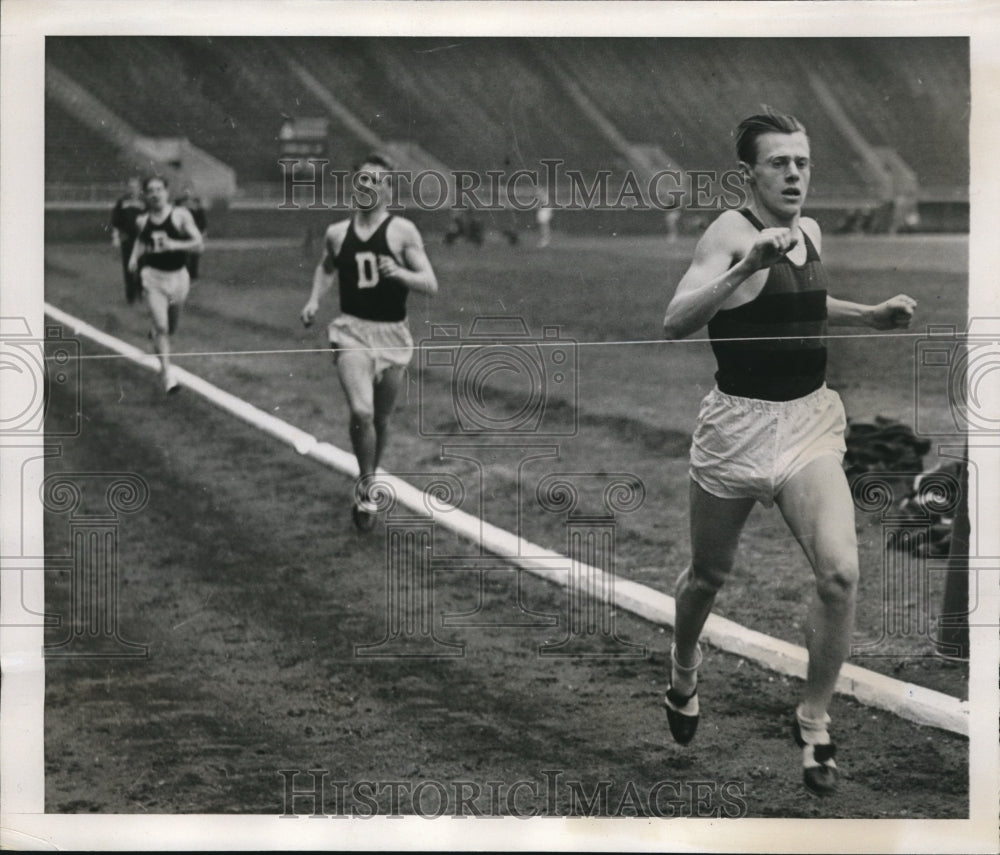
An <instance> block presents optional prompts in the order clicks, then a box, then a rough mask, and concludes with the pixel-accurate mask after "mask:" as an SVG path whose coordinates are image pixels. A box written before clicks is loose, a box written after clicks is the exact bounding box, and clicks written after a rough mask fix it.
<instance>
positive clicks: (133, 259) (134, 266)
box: [128, 214, 149, 273]
mask: <svg viewBox="0 0 1000 855" xmlns="http://www.w3.org/2000/svg"><path fill="white" fill-rule="evenodd" d="M148 219H149V214H140V215H139V217H138V219H137V220H136V221H135V233H136V236H137V237H136V241H135V243H134V244H132V255H130V256H129V259H128V269H129V273H135V272H136V271H137V270H138V269H139V256H140V255H142V250H143V245H142V241H141V240H139V239H138V235H139V234H141V233H142V230H143V229H144V228H145V227H146V220H148Z"/></svg>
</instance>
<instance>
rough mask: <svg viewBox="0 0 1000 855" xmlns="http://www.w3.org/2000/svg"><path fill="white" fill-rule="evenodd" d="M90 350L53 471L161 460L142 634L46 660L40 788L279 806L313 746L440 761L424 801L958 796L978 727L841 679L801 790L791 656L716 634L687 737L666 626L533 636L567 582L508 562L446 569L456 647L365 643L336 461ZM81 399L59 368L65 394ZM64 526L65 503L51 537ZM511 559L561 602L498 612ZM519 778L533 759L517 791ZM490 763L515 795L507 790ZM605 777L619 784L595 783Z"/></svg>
mask: <svg viewBox="0 0 1000 855" xmlns="http://www.w3.org/2000/svg"><path fill="white" fill-rule="evenodd" d="M86 370H87V382H86V383H85V384H84V387H83V393H84V397H83V413H84V416H85V424H84V430H83V431H82V432H81V435H80V437H78V438H76V439H74V440H71V441H68V442H66V443H65V445H64V448H63V452H62V454H61V456H60V457H58V458H55V459H53V460H52V461H51V465H50V466H49V470H48V471H49V472H50V473H55V472H59V471H65V472H81V471H84V472H86V471H93V470H94V468H95V466H99V467H100V470H101V471H122V472H135V473H141V475H142V477H143V478H144V479H146V481H147V482H148V483H149V485H150V499H149V503H148V506H147V507H146V508H145V509H144V510H143V511H142V512H141V513H137V514H134V515H131V516H128V517H123V519H122V524H121V527H120V532H119V555H120V557H119V568H120V573H121V584H120V598H119V600H120V612H121V618H122V620H121V634H122V636H123V637H124V638H126V639H128V640H129V641H133V642H137V643H141V644H144V645H148V657H146V658H140V659H135V660H133V661H125V660H113V661H107V662H101V661H95V660H83V659H77V660H68V661H55V660H50V661H49V662H48V663H47V667H46V686H47V689H46V721H45V740H46V810H47V811H48V812H75V813H86V812H100V813H114V812H120V813H142V812H148V813H258V814H270V815H278V814H281V813H282V812H284V811H285V810H286V809H289V808H288V807H287V806H286V804H285V802H284V799H283V795H284V786H285V777H284V776H283V775H282V774H280V772H281V770H285V772H286V775H287V773H288V772H289V770H295V769H298V770H303V771H305V770H308V769H313V770H317V769H318V770H326V771H328V772H329V780H330V781H343V782H347V784H346V789H345V790H344V793H345V797H344V800H343V801H340V802H338V801H337V800H336V799H334V798H333V797H329V798H328V801H327V803H326V804H325V805H324V806H323V812H324V813H327V814H333V813H337V812H346V813H350V812H351V811H355V812H358V811H360V812H361V813H364V812H377V813H379V814H380V815H388V814H391V813H393V812H398V813H402V814H409V813H413V812H420V811H422V812H424V813H428V812H429V813H431V814H433V813H434V812H436V810H437V807H436V806H437V805H438V804H439V803H438V801H437V794H438V793H439V792H440V790H438V789H437V788H436V787H434V786H432V785H431V784H426V785H425V786H424V787H423V789H422V790H421V793H422V796H421V798H422V802H421V804H420V805H417V806H414V804H413V801H412V794H413V793H414V792H415V791H416V790H417V789H418V788H419V786H420V785H421V783H423V782H436V783H437V784H440V785H441V786H442V787H443V788H444V792H445V793H446V794H448V800H449V802H448V805H447V808H448V810H446V811H445V813H448V812H450V811H451V810H453V809H454V810H462V811H464V812H465V813H472V812H474V811H473V808H472V807H470V805H474V806H475V808H476V809H478V810H480V811H481V812H483V813H486V814H489V813H491V812H502V813H510V812H521V813H530V812H531V811H532V810H534V811H535V812H538V813H542V814H544V813H546V812H554V813H562V814H574V813H588V812H595V813H610V814H619V815H624V816H629V815H634V814H636V813H640V814H644V813H653V814H660V815H692V814H694V815H702V816H720V817H726V816H734V815H737V816H738V815H747V816H752V817H903V818H915V817H935V818H944V817H963V816H966V815H967V813H968V779H967V760H968V742H967V740H965V739H962V738H960V737H957V736H955V735H953V734H949V733H944V732H941V731H938V730H934V729H930V728H924V727H919V726H916V725H913V724H910V723H908V722H905V721H902V720H900V719H898V718H895V717H894V716H891V715H889V714H886V713H881V712H878V711H873V710H871V709H869V708H866V707H863V706H861V705H859V704H855V703H853V702H850V701H847V700H844V699H840V698H838V699H837V700H835V702H834V706H833V709H832V711H831V712H832V714H833V717H834V725H833V731H832V732H833V733H834V736H835V738H836V739H837V740H838V742H839V743H840V746H841V749H840V754H839V756H838V759H839V760H840V765H841V768H842V770H843V774H844V780H843V783H842V787H841V791H840V792H839V793H838V794H837V795H836V796H835V797H832V798H827V799H818V798H815V797H813V796H810V795H808V794H807V793H806V792H805V791H804V790H803V788H802V786H801V783H800V770H799V766H798V764H799V756H798V754H799V753H798V750H797V749H796V748H795V747H794V745H793V743H792V740H791V738H790V733H789V720H790V715H791V712H792V709H793V708H794V705H795V703H796V701H797V693H798V689H799V686H798V685H797V683H796V681H794V680H788V679H785V678H781V677H776V676H774V675H772V674H770V673H768V672H767V671H765V670H763V669H761V668H758V667H756V666H755V665H753V664H752V663H750V662H747V661H744V660H742V659H740V658H738V657H734V656H730V655H726V654H722V653H719V652H716V651H712V652H710V654H709V655H708V656H707V657H706V666H705V668H704V670H703V680H702V703H703V721H702V725H701V729H700V732H699V734H698V737H697V739H696V741H695V742H694V743H693V744H692V745H691V746H689V747H687V748H680V747H678V746H676V745H674V744H673V743H672V742H671V740H670V737H669V734H668V732H667V728H666V721H665V717H664V714H663V711H662V708H661V697H662V693H663V691H664V689H665V676H666V662H667V655H668V649H669V643H670V635H669V632H667V631H665V630H664V629H663V628H661V627H657V626H653V625H651V624H649V623H647V622H644V621H642V620H639V619H636V618H633V617H631V616H630V615H627V614H617V615H616V616H615V624H614V626H615V632H616V634H617V637H618V639H620V640H621V642H623V643H618V642H615V641H613V640H609V639H608V638H607V637H606V636H599V637H595V638H593V639H591V640H590V641H589V645H590V646H589V648H588V649H587V650H585V651H578V652H589V653H590V654H591V655H590V656H582V655H577V656H573V657H558V656H543V655H540V654H539V647H540V646H541V645H545V644H551V643H553V642H557V641H559V640H560V638H562V637H564V636H565V634H566V626H567V624H566V614H567V603H566V597H565V594H564V592H562V591H561V590H558V589H556V588H554V587H552V586H549V585H547V584H545V583H543V582H540V581H538V580H535V579H532V578H530V577H523V578H519V577H518V575H517V574H514V573H512V572H510V571H509V570H508V571H504V570H502V569H492V570H488V571H486V572H485V573H484V574H483V576H482V578H481V579H474V578H471V577H470V574H469V573H467V572H459V571H456V572H449V573H442V574H438V575H437V576H436V577H435V584H434V594H435V604H434V614H435V615H442V614H455V613H464V612H469V611H475V610H476V608H477V606H478V607H479V611H478V613H477V615H476V622H477V623H478V624H479V625H478V626H474V627H465V628H462V627H454V626H452V627H440V626H438V628H437V630H436V635H437V638H438V639H439V641H440V642H441V643H442V644H450V645H462V647H451V648H447V650H448V651H449V652H455V651H460V653H461V655H455V656H449V657H446V658H441V659H437V660H422V659H400V658H396V659H377V658H364V657H359V656H358V655H356V652H355V645H359V644H360V645H364V644H371V643H374V642H378V641H379V640H380V639H382V638H383V637H384V636H385V634H386V628H387V612H386V584H387V582H386V579H387V575H386V566H387V565H386V562H387V558H386V543H385V538H384V533H383V530H382V529H379V530H377V531H376V532H375V533H373V534H372V535H369V536H361V535H359V534H357V533H356V532H355V531H354V530H353V528H352V527H351V526H350V524H349V521H348V517H347V503H346V497H347V495H348V490H349V484H348V483H347V481H346V480H345V479H342V478H340V477H338V476H336V475H334V474H331V473H329V472H328V471H326V470H321V469H319V468H318V467H317V466H316V465H315V464H313V463H311V462H309V461H308V460H303V459H302V458H300V457H298V456H297V455H296V454H295V453H294V452H293V451H291V450H290V449H287V448H285V447H283V446H281V445H279V444H277V443H275V442H274V441H271V440H268V439H266V438H263V437H261V436H260V435H259V434H257V433H255V432H254V431H253V430H251V429H250V428H247V427H245V426H243V425H241V424H237V423H234V422H233V421H232V420H231V419H229V418H228V417H226V416H225V415H223V414H221V413H220V412H219V411H217V410H216V409H214V408H213V407H212V406H211V405H209V404H207V403H206V402H204V401H201V400H199V399H197V398H195V397H194V396H193V395H190V394H187V395H186V394H184V392H181V394H180V395H178V396H176V397H172V398H166V397H164V396H162V395H161V394H160V393H159V391H158V390H157V388H156V386H155V385H154V383H153V381H152V377H151V376H150V375H149V374H148V373H147V372H144V371H142V370H140V369H138V368H136V367H134V366H131V365H128V364H125V363H123V362H121V361H95V362H92V363H88V364H87V367H86ZM68 403H69V402H68V401H67V400H65V399H60V398H59V396H58V394H57V396H56V397H55V399H54V400H53V407H54V408H55V409H56V410H58V408H59V407H65V406H67V405H68ZM67 536H68V535H67V520H66V519H65V517H63V516H60V515H58V514H50V515H49V516H48V519H47V523H46V537H47V543H49V544H52V548H53V551H55V550H57V549H58V545H59V544H64V543H66V542H67ZM48 577H49V582H48V586H47V587H48V590H47V600H46V607H47V611H50V612H55V613H60V612H63V611H64V610H65V608H66V605H67V598H68V586H67V579H66V576H65V575H60V574H59V573H58V572H52V573H50V574H48ZM518 585H520V586H521V587H520V597H521V602H522V603H527V604H530V608H531V610H532V611H534V612H538V613H543V614H547V615H555V616H557V620H558V623H557V625H555V626H546V627H525V626H503V625H502V624H505V623H511V622H515V621H516V622H520V621H523V620H524V612H523V611H520V610H518V609H516V608H513V607H512V604H513V603H514V602H516V597H517V595H518V592H519V589H518ZM58 638H59V631H58V630H53V631H52V633H50V640H51V641H56V640H58ZM609 653H612V654H614V653H618V654H620V653H628V654H632V655H631V656H628V657H620V656H619V657H613V656H608V655H607V654H609ZM635 654H638V655H635ZM517 781H527V782H529V784H528V785H522V786H521V787H520V789H518V790H517V791H516V793H515V794H514V796H513V797H510V793H511V788H512V785H513V784H515V782H517ZM359 782H373V783H374V784H375V788H374V789H372V788H367V789H366V788H364V787H361V788H360V789H359V788H358V787H357V785H358V784H359ZM393 782H395V785H394V784H393ZM489 782H503V784H502V786H501V787H500V788H499V789H500V792H501V793H506V794H507V795H501V796H499V797H498V798H499V800H498V801H496V802H494V801H493V800H492V796H491V795H490V793H491V792H495V791H496V790H497V787H496V784H494V785H492V786H493V789H492V790H491V785H490V783H489ZM601 782H609V783H608V784H607V786H606V787H605V789H604V792H605V793H606V799H605V801H604V802H601V800H600V799H598V800H597V801H596V802H595V803H594V805H596V807H590V808H588V806H587V800H588V799H590V798H591V797H592V796H593V794H594V793H595V792H600V791H601V787H602V784H601ZM308 784H309V781H308V779H303V778H299V779H297V782H296V787H297V788H307V787H308ZM470 787H471V788H472V789H470ZM477 787H478V788H479V792H480V795H479V796H478V797H477V798H471V796H470V794H471V793H474V792H476V790H475V788H477ZM456 792H459V793H461V794H464V795H465V796H466V797H467V799H468V798H471V801H467V802H466V804H465V807H464V808H459V807H458V803H457V801H456V800H455V798H454V797H453V794H454V793H456ZM651 796H653V797H652V798H651ZM651 803H652V807H651ZM494 804H496V805H498V808H494V807H493V805H494ZM290 809H293V810H295V811H297V812H301V813H310V812H312V810H313V806H312V805H311V804H310V803H309V801H308V800H306V802H305V804H302V803H299V804H297V805H294V806H293V807H292V808H290ZM665 845H669V843H668V841H665Z"/></svg>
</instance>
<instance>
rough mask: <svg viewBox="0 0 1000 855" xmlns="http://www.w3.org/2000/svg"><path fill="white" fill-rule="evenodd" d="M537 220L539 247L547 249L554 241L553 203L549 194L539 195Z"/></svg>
mask: <svg viewBox="0 0 1000 855" xmlns="http://www.w3.org/2000/svg"><path fill="white" fill-rule="evenodd" d="M539 203H540V204H539V205H538V210H537V211H536V212H535V222H536V223H537V224H538V248H539V249H545V247H547V246H548V245H549V244H550V243H551V242H552V205H551V203H550V202H549V199H548V197H547V196H540V197H539Z"/></svg>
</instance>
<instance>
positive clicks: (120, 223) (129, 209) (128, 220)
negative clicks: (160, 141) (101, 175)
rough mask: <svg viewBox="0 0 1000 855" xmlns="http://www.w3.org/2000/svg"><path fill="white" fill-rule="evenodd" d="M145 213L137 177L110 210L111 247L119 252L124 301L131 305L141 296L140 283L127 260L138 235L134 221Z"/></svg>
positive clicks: (130, 182)
mask: <svg viewBox="0 0 1000 855" xmlns="http://www.w3.org/2000/svg"><path fill="white" fill-rule="evenodd" d="M145 211H146V200H145V198H143V195H142V184H141V183H140V181H139V179H138V177H136V176H133V177H131V178H129V180H128V192H127V193H126V194H125V195H124V196H121V197H120V198H119V199H118V201H117V202H115V206H114V207H113V208H112V209H111V221H110V223H109V224H108V228H110V229H111V245H112V246H113V247H115V248H116V249H118V250H119V251H120V252H121V259H122V279H123V280H124V282H125V300H126V301H127V302H128V303H129V304H130V305H131V304H132V303H134V302H135V301H136V300H137V299H138V298H139V296H140V295H141V294H142V283H141V282H140V281H139V277H138V275H137V274H134V273H130V272H129V269H128V260H129V258H131V257H132V246H133V245H134V244H135V238H136V235H137V234H138V229H137V228H136V225H135V223H136V220H138V219H139V215H140V214H143V213H145Z"/></svg>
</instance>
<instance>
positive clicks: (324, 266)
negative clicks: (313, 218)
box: [299, 225, 346, 327]
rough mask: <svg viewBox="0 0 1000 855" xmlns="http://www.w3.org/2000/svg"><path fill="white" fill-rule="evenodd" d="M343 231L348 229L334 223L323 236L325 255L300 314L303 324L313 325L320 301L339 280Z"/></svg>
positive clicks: (318, 266)
mask: <svg viewBox="0 0 1000 855" xmlns="http://www.w3.org/2000/svg"><path fill="white" fill-rule="evenodd" d="M341 231H345V233H346V229H344V230H341V229H338V227H337V226H336V225H332V226H330V228H328V229H327V230H326V234H325V235H324V236H323V247H324V250H323V257H322V258H321V259H320V262H319V264H317V265H316V269H315V270H314V271H313V281H312V291H311V292H310V294H309V300H308V302H307V303H306V304H305V306H303V307H302V312H301V313H300V315H299V317H300V318H301V319H302V324H303V326H307V327H308V326H311V325H312V322H313V319H314V318H315V317H316V312H318V311H319V301H320V300H321V299H322V298H323V295H324V294H326V293H327V291H329V290H330V289H331V288H332V287H333V284H334V282H336V281H337V267H336V261H337V253H338V252H340V247H341V244H342V243H343V242H344V235H343V234H341V233H340V232H341Z"/></svg>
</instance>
